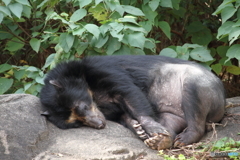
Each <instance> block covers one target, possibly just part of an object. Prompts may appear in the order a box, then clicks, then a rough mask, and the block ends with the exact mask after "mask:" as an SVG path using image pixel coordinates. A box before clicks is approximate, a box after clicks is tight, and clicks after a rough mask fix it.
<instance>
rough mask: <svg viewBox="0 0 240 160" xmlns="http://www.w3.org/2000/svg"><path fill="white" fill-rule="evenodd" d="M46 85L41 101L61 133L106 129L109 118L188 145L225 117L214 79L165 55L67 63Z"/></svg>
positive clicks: (221, 94) (221, 91) (52, 73)
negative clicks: (63, 130) (136, 124)
mask: <svg viewBox="0 0 240 160" xmlns="http://www.w3.org/2000/svg"><path fill="white" fill-rule="evenodd" d="M44 82H45V86H44V87H43V88H42V91H41V97H40V98H41V102H42V104H43V105H44V106H45V107H46V109H47V110H48V112H49V114H48V116H47V117H48V119H49V120H50V121H51V122H53V123H54V124H55V125H56V126H58V127H59V128H73V127H79V126H81V125H88V126H91V127H95V128H103V127H104V126H105V118H106V119H108V120H113V121H116V122H120V123H122V124H123V125H125V126H127V127H129V128H130V129H132V130H133V131H134V128H133V127H132V126H131V125H132V124H131V123H129V119H130V121H131V119H132V120H136V121H137V122H139V123H140V124H141V125H142V127H143V129H144V130H145V131H146V133H147V134H148V135H150V136H151V135H153V133H163V134H168V135H169V136H170V137H171V139H172V140H174V139H175V137H176V140H177V141H180V142H181V143H183V144H189V143H193V142H196V141H198V140H199V139H200V138H201V137H202V136H203V134H204V132H205V123H206V121H213V122H217V121H219V120H220V119H221V118H222V116H223V113H224V105H225V95H224V89H223V85H222V83H221V81H220V80H219V79H218V78H217V77H216V76H215V75H213V74H212V73H211V72H210V71H208V70H207V69H206V68H204V67H202V66H200V65H198V64H196V63H194V62H189V61H183V60H179V59H173V58H167V57H162V56H96V57H87V58H85V59H83V60H82V61H70V62H64V63H61V64H59V65H57V66H56V68H54V69H53V70H51V71H50V72H49V73H48V75H47V77H46V79H45V81H44ZM83 106H84V107H83ZM83 108H84V109H83ZM102 113H103V115H104V116H103V115H102ZM104 117H105V118H104ZM126 117H127V118H126ZM185 128H187V130H185V131H184V132H183V133H181V132H182V131H183V130H184V129H185ZM190 134H191V137H192V138H189V136H190ZM176 135H178V136H176ZM189 139H190V140H189ZM171 143H172V142H171Z"/></svg>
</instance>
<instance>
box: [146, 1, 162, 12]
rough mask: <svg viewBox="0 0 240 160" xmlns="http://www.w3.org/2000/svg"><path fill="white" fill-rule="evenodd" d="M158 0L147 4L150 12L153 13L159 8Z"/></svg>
mask: <svg viewBox="0 0 240 160" xmlns="http://www.w3.org/2000/svg"><path fill="white" fill-rule="evenodd" d="M159 3H160V0H151V1H149V2H148V5H149V7H150V8H151V9H152V11H155V10H156V9H157V8H158V6H159Z"/></svg>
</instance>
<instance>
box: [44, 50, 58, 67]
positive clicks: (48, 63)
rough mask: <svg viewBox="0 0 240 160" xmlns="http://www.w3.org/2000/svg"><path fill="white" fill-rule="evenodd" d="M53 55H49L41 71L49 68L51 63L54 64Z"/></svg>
mask: <svg viewBox="0 0 240 160" xmlns="http://www.w3.org/2000/svg"><path fill="white" fill-rule="evenodd" d="M55 55H56V54H55V53H54V54H50V55H49V56H48V57H47V59H46V62H45V64H44V66H43V67H42V69H45V68H47V67H49V66H50V65H51V63H53V62H54V58H55Z"/></svg>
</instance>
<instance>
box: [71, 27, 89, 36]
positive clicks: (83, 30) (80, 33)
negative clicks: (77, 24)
mask: <svg viewBox="0 0 240 160" xmlns="http://www.w3.org/2000/svg"><path fill="white" fill-rule="evenodd" d="M85 31H86V29H85V28H78V29H75V30H73V32H72V34H73V35H74V36H75V35H79V36H82V34H83V32H85Z"/></svg>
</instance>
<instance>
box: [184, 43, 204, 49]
mask: <svg viewBox="0 0 240 160" xmlns="http://www.w3.org/2000/svg"><path fill="white" fill-rule="evenodd" d="M183 47H187V48H198V47H202V46H200V45H198V44H189V43H185V44H184V45H183Z"/></svg>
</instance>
